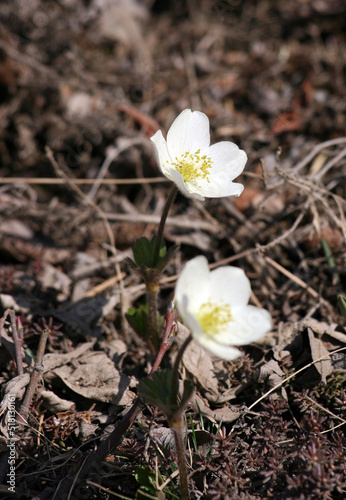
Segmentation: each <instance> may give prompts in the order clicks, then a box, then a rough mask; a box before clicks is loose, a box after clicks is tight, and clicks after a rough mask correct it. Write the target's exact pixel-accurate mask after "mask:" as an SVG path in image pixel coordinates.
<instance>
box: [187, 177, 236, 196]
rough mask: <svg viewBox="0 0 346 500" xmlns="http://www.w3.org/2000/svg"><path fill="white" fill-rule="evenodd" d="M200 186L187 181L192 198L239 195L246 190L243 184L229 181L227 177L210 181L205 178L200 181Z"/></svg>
mask: <svg viewBox="0 0 346 500" xmlns="http://www.w3.org/2000/svg"><path fill="white" fill-rule="evenodd" d="M199 186H200V187H197V186H195V185H191V184H189V183H187V187H188V190H189V193H190V198H196V199H197V200H198V199H201V198H202V199H203V200H204V198H223V197H225V196H239V195H241V193H242V192H243V190H244V186H243V184H239V183H236V182H229V181H228V180H227V178H225V179H222V178H221V177H219V178H218V179H216V180H215V179H211V180H210V183H208V182H207V181H206V180H205V179H202V180H201V181H200V182H199Z"/></svg>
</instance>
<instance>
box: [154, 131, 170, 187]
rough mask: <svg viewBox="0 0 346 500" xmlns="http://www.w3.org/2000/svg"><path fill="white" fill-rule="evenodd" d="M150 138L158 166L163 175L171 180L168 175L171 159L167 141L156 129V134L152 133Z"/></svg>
mask: <svg viewBox="0 0 346 500" xmlns="http://www.w3.org/2000/svg"><path fill="white" fill-rule="evenodd" d="M150 140H151V142H153V143H154V146H155V153H156V158H157V163H158V164H159V167H160V168H161V171H162V173H163V175H165V176H166V177H168V179H170V180H172V178H171V176H170V166H171V164H172V159H171V157H170V156H169V153H168V149H167V143H166V140H165V138H164V137H163V135H162V132H161V130H158V131H157V132H156V134H154V135H153V136H152V137H151V138H150Z"/></svg>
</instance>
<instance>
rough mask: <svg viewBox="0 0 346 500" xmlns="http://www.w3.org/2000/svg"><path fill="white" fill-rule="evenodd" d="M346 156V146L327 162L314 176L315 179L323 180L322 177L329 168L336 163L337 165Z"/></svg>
mask: <svg viewBox="0 0 346 500" xmlns="http://www.w3.org/2000/svg"><path fill="white" fill-rule="evenodd" d="M344 156H346V148H344V149H342V150H341V151H340V153H339V154H338V155H336V156H335V157H334V158H332V159H331V160H329V161H328V163H326V164H325V165H324V167H323V168H322V169H321V170H320V171H319V172H318V173H317V174H315V175H314V176H313V177H315V179H317V180H321V178H322V177H323V176H324V175H325V174H326V173H327V172H328V170H330V169H331V168H332V167H334V165H336V164H337V163H338V162H339V161H340V160H342V158H343V157H344Z"/></svg>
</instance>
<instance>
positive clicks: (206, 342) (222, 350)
mask: <svg viewBox="0 0 346 500" xmlns="http://www.w3.org/2000/svg"><path fill="white" fill-rule="evenodd" d="M192 336H193V338H194V339H195V340H196V341H197V342H198V343H199V344H200V345H201V346H202V347H204V349H206V350H207V351H208V352H210V353H211V354H214V356H217V357H219V358H221V359H227V360H228V361H230V360H232V359H236V358H238V357H239V356H240V355H241V352H240V351H239V350H238V349H236V348H235V347H231V346H228V345H223V344H219V343H218V342H215V341H214V340H213V339H211V338H210V337H207V336H206V335H203V336H198V337H197V336H195V335H194V334H193V332H192Z"/></svg>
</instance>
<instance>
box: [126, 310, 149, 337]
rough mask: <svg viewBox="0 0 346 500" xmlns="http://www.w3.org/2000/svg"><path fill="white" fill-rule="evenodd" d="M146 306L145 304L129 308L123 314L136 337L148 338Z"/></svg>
mask: <svg viewBox="0 0 346 500" xmlns="http://www.w3.org/2000/svg"><path fill="white" fill-rule="evenodd" d="M148 313H149V310H148V306H147V304H145V305H141V306H139V307H137V308H136V307H131V309H129V310H128V311H127V313H126V314H125V316H126V319H127V321H128V322H129V323H130V325H131V326H132V328H133V329H134V331H135V332H136V333H138V335H140V336H142V337H146V336H148V331H149V320H148Z"/></svg>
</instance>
